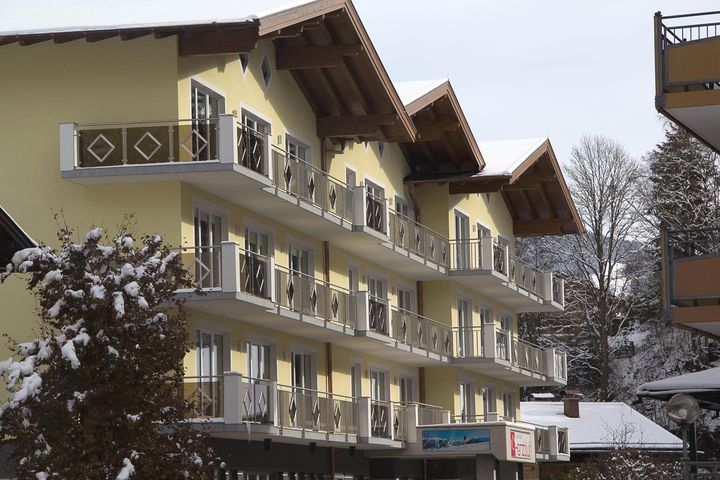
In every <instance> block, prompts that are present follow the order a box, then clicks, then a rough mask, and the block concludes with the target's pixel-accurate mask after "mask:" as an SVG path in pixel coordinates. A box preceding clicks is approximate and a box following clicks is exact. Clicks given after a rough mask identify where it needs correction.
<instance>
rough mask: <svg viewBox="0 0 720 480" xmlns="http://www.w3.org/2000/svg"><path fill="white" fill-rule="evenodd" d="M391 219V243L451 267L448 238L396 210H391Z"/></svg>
mask: <svg viewBox="0 0 720 480" xmlns="http://www.w3.org/2000/svg"><path fill="white" fill-rule="evenodd" d="M389 218H390V241H391V242H393V243H394V244H395V245H398V246H400V247H402V248H404V249H406V250H408V251H410V252H412V253H414V254H416V255H419V256H421V257H422V258H424V259H426V260H430V261H432V262H435V263H437V264H438V265H442V266H444V267H446V268H447V267H448V266H449V257H448V255H449V253H450V252H449V249H450V247H449V240H448V239H447V238H446V237H444V236H442V235H440V234H439V233H437V232H435V231H434V230H432V229H430V228H428V227H426V226H425V225H423V224H421V223H419V222H416V221H415V220H413V219H411V218H409V217H407V216H405V215H402V214H401V213H398V212H396V211H395V210H392V209H391V210H389Z"/></svg>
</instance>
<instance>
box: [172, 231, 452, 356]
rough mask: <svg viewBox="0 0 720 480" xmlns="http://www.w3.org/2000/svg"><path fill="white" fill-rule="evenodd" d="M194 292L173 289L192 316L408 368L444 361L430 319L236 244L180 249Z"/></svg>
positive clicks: (445, 344) (438, 331)
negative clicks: (289, 334) (284, 333)
mask: <svg viewBox="0 0 720 480" xmlns="http://www.w3.org/2000/svg"><path fill="white" fill-rule="evenodd" d="M179 251H180V252H181V256H182V259H183V264H184V265H185V266H186V268H188V269H189V271H190V274H191V276H192V278H193V280H194V285H195V287H196V288H199V289H201V290H202V294H197V292H196V290H195V288H193V289H185V290H181V291H178V297H179V298H183V299H185V300H186V301H187V306H188V307H189V308H191V309H193V310H197V311H200V312H205V313H209V314H213V315H217V316H222V317H225V318H229V319H234V320H238V321H243V322H248V323H253V324H256V325H259V326H263V327H269V328H274V329H277V330H287V329H288V328H292V331H293V333H295V334H297V335H302V336H304V337H307V338H312V339H315V340H318V341H322V342H332V343H334V344H336V345H338V346H343V347H347V348H352V349H354V350H358V351H361V352H366V353H371V354H376V355H382V356H383V357H384V358H389V359H394V360H397V361H401V362H404V363H409V364H412V365H418V366H423V365H428V366H432V365H441V364H447V363H449V362H450V353H451V352H452V335H451V331H450V328H449V327H446V326H444V325H442V324H440V323H438V322H435V321H433V320H431V319H429V318H426V317H423V316H421V315H417V314H415V313H412V312H407V311H404V310H400V309H397V308H395V307H393V306H392V305H391V303H390V301H389V300H388V299H386V298H380V297H376V296H373V295H370V294H369V293H368V292H355V291H352V290H348V289H346V288H343V287H340V286H338V285H334V284H332V283H329V282H325V281H323V280H320V279H318V278H315V277H313V276H310V275H306V274H303V273H300V272H296V271H292V270H289V269H288V268H286V267H282V266H279V265H275V259H274V258H273V257H266V256H264V255H260V254H257V253H253V252H248V251H247V250H245V249H243V248H241V247H240V246H239V245H238V244H237V243H235V242H223V243H222V245H220V246H208V247H184V248H181V249H179Z"/></svg>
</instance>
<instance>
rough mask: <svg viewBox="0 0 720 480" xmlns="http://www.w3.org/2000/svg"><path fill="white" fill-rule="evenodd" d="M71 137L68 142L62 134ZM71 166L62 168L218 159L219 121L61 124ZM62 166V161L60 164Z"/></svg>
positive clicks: (215, 119)
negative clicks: (70, 157)
mask: <svg viewBox="0 0 720 480" xmlns="http://www.w3.org/2000/svg"><path fill="white" fill-rule="evenodd" d="M70 134H72V135H73V137H74V138H73V139H72V141H71V142H69V143H68V142H67V140H68V139H67V138H64V136H65V135H70ZM60 136H61V142H62V143H63V144H65V145H69V146H71V147H73V148H68V150H67V153H66V152H61V157H62V155H63V154H64V153H65V154H67V155H69V156H73V154H74V157H75V158H72V159H67V160H65V161H66V162H72V163H73V165H72V166H71V165H63V168H66V167H74V168H88V167H109V166H124V165H148V164H163V163H175V162H192V161H209V160H218V159H219V131H218V119H217V118H208V119H187V120H170V121H146V122H120V123H95V124H80V125H75V124H61V125H60ZM63 163H65V162H63Z"/></svg>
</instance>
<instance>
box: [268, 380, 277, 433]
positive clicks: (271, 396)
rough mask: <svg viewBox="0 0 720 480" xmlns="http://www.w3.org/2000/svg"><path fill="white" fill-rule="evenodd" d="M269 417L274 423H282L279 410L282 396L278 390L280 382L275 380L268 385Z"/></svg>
mask: <svg viewBox="0 0 720 480" xmlns="http://www.w3.org/2000/svg"><path fill="white" fill-rule="evenodd" d="M268 387H269V388H268V418H269V419H270V420H271V421H272V424H273V425H276V426H277V425H280V418H279V412H278V407H277V406H278V404H279V403H280V402H279V401H278V400H279V398H280V395H279V392H278V382H277V380H273V381H272V382H270V384H269V386H268Z"/></svg>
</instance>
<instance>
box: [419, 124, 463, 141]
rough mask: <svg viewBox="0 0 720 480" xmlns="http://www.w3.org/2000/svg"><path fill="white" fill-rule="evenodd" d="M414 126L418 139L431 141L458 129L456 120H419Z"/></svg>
mask: <svg viewBox="0 0 720 480" xmlns="http://www.w3.org/2000/svg"><path fill="white" fill-rule="evenodd" d="M415 126H416V127H417V129H418V132H419V133H418V141H420V142H433V141H437V140H440V139H441V138H442V137H443V135H445V133H447V132H454V131H457V130H459V129H460V122H458V121H440V122H432V123H431V122H428V123H425V122H419V123H416V124H415Z"/></svg>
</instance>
